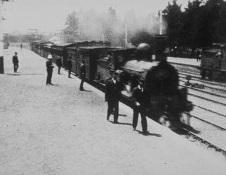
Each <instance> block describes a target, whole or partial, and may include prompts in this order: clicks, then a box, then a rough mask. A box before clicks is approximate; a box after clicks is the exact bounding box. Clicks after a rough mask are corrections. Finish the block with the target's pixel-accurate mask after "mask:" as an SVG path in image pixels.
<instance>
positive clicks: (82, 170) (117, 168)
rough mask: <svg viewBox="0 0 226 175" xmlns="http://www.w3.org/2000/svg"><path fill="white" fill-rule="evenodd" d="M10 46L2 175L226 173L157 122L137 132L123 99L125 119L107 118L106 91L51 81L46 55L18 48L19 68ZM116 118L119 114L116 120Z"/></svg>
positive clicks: (59, 78)
mask: <svg viewBox="0 0 226 175" xmlns="http://www.w3.org/2000/svg"><path fill="white" fill-rule="evenodd" d="M15 50H17V49H15V48H10V49H9V50H6V51H5V60H4V61H5V74H3V75H0V79H1V81H0V97H1V98H0V106H1V108H0V175H30V174H33V175H44V174H47V175H77V174H78V175H81V174H82V175H86V174H87V175H89V174H92V175H93V174H97V175H99V174H112V175H115V174H119V175H120V174H122V175H133V174H134V175H135V174H136V175H137V174H139V175H146V174H153V175H155V174H156V175H161V174H167V175H175V174H183V175H195V174H197V175H213V174H217V175H224V174H225V172H226V166H225V163H226V159H225V157H223V156H222V155H220V154H218V153H216V152H213V151H210V150H208V149H206V148H204V147H202V146H200V145H197V144H194V143H192V142H190V141H189V140H187V139H185V138H183V137H181V136H178V135H177V134H175V133H173V132H172V131H170V130H169V129H168V128H166V127H163V126H161V125H159V124H157V123H155V122H153V121H151V120H148V127H149V131H150V134H149V135H148V136H143V135H142V134H139V132H138V131H139V130H141V128H140V122H139V126H138V128H137V129H138V131H133V130H132V126H131V125H130V124H131V120H132V118H131V115H132V111H131V109H130V108H128V107H126V106H124V105H122V104H120V114H123V116H120V117H119V122H120V123H119V124H113V123H111V122H108V121H106V105H105V103H104V100H103V99H104V98H103V94H102V93H101V92H100V91H98V90H96V89H94V88H93V87H91V86H88V85H87V84H85V89H87V90H88V91H83V92H80V91H78V88H79V80H78V79H77V78H75V77H73V78H72V79H68V78H67V75H66V72H63V71H62V74H61V75H57V74H56V68H55V70H54V75H53V83H54V84H55V85H54V86H46V85H45V78H46V72H45V60H44V59H43V58H41V57H39V56H37V55H36V54H34V53H32V52H30V51H27V50H23V51H22V52H21V51H20V50H18V55H19V60H20V67H19V73H17V74H14V73H12V63H11V56H12V54H13V52H14V51H15ZM111 120H112V118H111Z"/></svg>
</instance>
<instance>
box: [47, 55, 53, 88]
mask: <svg viewBox="0 0 226 175" xmlns="http://www.w3.org/2000/svg"><path fill="white" fill-rule="evenodd" d="M53 68H54V66H53V63H52V55H48V61H46V70H47V79H46V85H52V74H53Z"/></svg>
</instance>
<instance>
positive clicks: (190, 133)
mask: <svg viewBox="0 0 226 175" xmlns="http://www.w3.org/2000/svg"><path fill="white" fill-rule="evenodd" d="M89 84H91V85H92V86H94V87H96V88H97V89H99V90H101V91H102V92H104V89H105V88H104V85H103V84H99V83H97V82H89ZM120 101H121V102H122V103H124V104H125V105H127V106H129V107H131V108H132V101H131V100H129V99H128V98H126V96H124V95H123V96H122V97H121V99H120ZM186 115H187V116H188V118H189V119H191V118H193V119H196V120H199V121H201V122H202V123H203V125H210V126H211V127H214V128H215V129H217V130H221V131H225V130H226V128H225V127H222V126H219V125H217V124H215V123H212V122H210V121H207V120H204V119H202V118H200V117H198V116H196V115H193V114H189V113H186ZM148 117H149V118H150V119H152V120H154V121H156V122H158V123H160V122H159V120H158V119H155V118H152V117H151V116H148ZM224 117H226V116H224ZM160 124H161V123H160ZM172 130H173V131H174V132H176V133H178V134H181V133H183V135H185V136H186V137H187V138H188V137H189V138H191V137H192V138H194V139H195V140H198V141H199V142H201V143H203V144H205V145H207V146H208V147H209V148H213V149H215V150H216V151H218V152H221V153H222V154H223V155H225V156H226V150H224V149H222V148H220V147H219V146H217V145H215V144H214V143H212V142H211V141H208V140H207V139H205V138H202V136H200V135H199V134H200V132H199V131H197V130H196V129H194V128H193V127H191V126H189V125H187V124H184V123H180V125H179V126H178V125H177V126H176V127H175V128H174V129H172Z"/></svg>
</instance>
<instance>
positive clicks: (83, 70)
mask: <svg viewBox="0 0 226 175" xmlns="http://www.w3.org/2000/svg"><path fill="white" fill-rule="evenodd" d="M80 78H81V83H80V88H79V89H80V91H83V90H84V88H83V84H84V81H85V78H86V66H85V62H84V60H82V63H81V65H80Z"/></svg>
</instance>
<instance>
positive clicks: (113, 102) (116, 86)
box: [105, 72, 121, 123]
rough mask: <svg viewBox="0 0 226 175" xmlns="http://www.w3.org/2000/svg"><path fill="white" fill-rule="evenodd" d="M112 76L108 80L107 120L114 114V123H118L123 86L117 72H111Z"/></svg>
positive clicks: (106, 93) (106, 92) (106, 90)
mask: <svg viewBox="0 0 226 175" xmlns="http://www.w3.org/2000/svg"><path fill="white" fill-rule="evenodd" d="M111 74H112V78H110V79H108V80H107V81H106V89H105V101H106V102H107V104H108V109H107V120H109V118H110V115H111V114H114V123H118V110H119V109H118V108H119V98H120V95H121V86H120V83H119V81H118V75H117V73H116V72H111Z"/></svg>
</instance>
